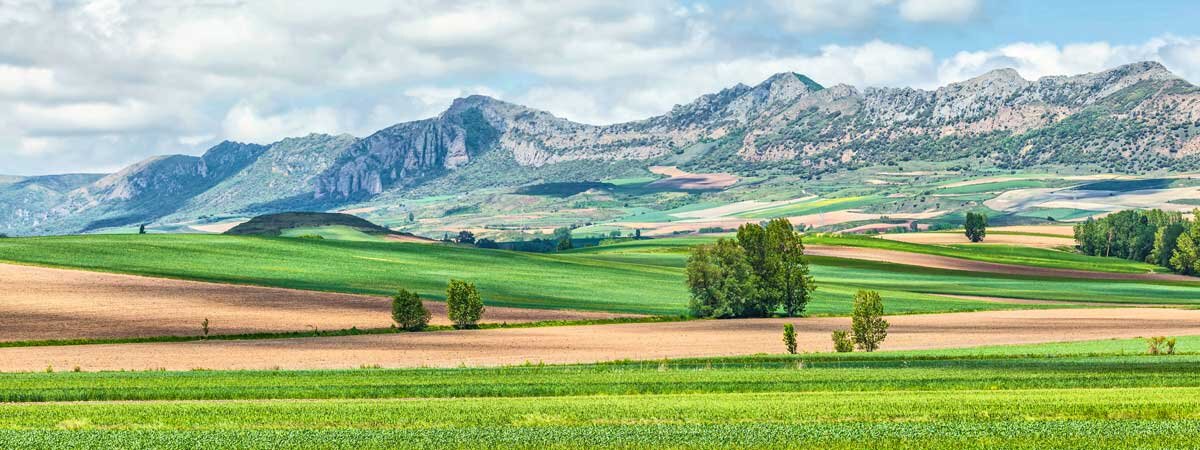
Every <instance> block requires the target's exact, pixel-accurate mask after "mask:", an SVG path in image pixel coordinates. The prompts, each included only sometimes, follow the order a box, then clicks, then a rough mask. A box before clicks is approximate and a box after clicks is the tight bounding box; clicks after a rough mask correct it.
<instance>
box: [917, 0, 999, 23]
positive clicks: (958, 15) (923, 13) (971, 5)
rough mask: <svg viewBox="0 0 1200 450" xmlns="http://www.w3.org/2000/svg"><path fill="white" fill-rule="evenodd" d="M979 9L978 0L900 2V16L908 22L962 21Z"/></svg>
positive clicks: (971, 16)
mask: <svg viewBox="0 0 1200 450" xmlns="http://www.w3.org/2000/svg"><path fill="white" fill-rule="evenodd" d="M979 9H980V4H979V0H904V1H902V2H900V17H902V18H904V20H907V21H910V22H945V23H962V22H966V21H968V20H970V19H971V18H973V17H974V16H975V15H976V14H977V13H978V12H979Z"/></svg>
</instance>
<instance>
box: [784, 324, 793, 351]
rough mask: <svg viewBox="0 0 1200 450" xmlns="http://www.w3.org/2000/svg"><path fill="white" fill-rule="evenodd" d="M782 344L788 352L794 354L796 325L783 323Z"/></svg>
mask: <svg viewBox="0 0 1200 450" xmlns="http://www.w3.org/2000/svg"><path fill="white" fill-rule="evenodd" d="M783 345H784V347H787V352H788V353H791V354H793V355H795V354H796V327H795V326H794V325H792V324H790V323H785V324H783Z"/></svg>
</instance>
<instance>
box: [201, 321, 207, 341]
mask: <svg viewBox="0 0 1200 450" xmlns="http://www.w3.org/2000/svg"><path fill="white" fill-rule="evenodd" d="M200 332H201V333H202V335H201V337H203V338H204V339H208V318H207V317H205V318H204V320H203V321H201V322H200Z"/></svg>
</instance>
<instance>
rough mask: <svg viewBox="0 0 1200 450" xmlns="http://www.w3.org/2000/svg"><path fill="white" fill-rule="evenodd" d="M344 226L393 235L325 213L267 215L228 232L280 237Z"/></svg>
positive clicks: (353, 218) (356, 220)
mask: <svg viewBox="0 0 1200 450" xmlns="http://www.w3.org/2000/svg"><path fill="white" fill-rule="evenodd" d="M331 225H342V226H346V227H350V228H354V229H356V230H359V231H362V232H364V233H369V234H386V233H392V231H391V230H389V229H387V228H384V227H381V226H379V225H375V224H373V223H371V222H370V221H368V220H366V219H363V218H361V217H358V216H353V215H350V214H341V213H323V212H285V213H279V214H266V215H262V216H258V217H255V218H253V219H250V221H248V222H246V223H243V224H241V225H238V226H236V227H233V228H231V229H229V231H226V232H225V234H231V235H242V236H245V235H256V236H279V234H280V233H281V232H282V231H283V230H287V229H291V228H301V227H325V226H331Z"/></svg>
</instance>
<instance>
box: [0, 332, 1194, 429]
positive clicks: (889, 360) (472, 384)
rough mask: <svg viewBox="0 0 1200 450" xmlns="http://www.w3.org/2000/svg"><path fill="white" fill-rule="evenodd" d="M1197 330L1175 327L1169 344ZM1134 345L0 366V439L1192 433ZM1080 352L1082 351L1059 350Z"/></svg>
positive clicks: (1185, 378)
mask: <svg viewBox="0 0 1200 450" xmlns="http://www.w3.org/2000/svg"><path fill="white" fill-rule="evenodd" d="M1197 343H1200V339H1197V338H1184V339H1182V340H1181V341H1180V347H1181V349H1184V350H1186V349H1188V348H1192V347H1194V345H1196V344H1197ZM1142 345H1144V344H1141V342H1140V341H1137V340H1120V341H1115V340H1114V341H1094V342H1085V343H1071V344H1045V345H1036V346H1011V347H989V348H985V349H977V350H978V351H977V352H974V351H972V350H971V349H963V350H951V351H925V352H895V353H889V352H880V353H875V354H871V355H863V354H850V355H837V354H811V355H795V356H787V355H761V356H751V357H740V358H718V359H707V360H682V361H663V362H641V363H639V362H618V363H610V364H601V365H582V366H522V367H507V368H491V369H407V370H379V369H363V370H343V371H304V372H285V371H262V372H107V373H52V374H46V373H31V374H0V395H2V396H0V446H2V447H5V448H50V447H53V448H63V447H93V448H95V447H121V448H140V447H180V448H182V447H191V448H195V447H204V448H218V447H219V448H229V447H236V448H265V447H271V448H279V447H281V446H282V447H284V448H300V447H320V448H383V447H421V448H432V447H437V448H445V447H514V446H516V447H526V448H546V447H560V448H578V447H625V448H628V447H636V448H651V447H655V448H660V447H713V446H742V447H780V446H798V445H804V446H816V447H823V448H843V447H844V448H861V447H863V446H864V445H866V446H872V447H882V448H997V447H1022V448H1047V447H1056V448H1058V447H1065V448H1097V447H1099V448H1120V447H1154V448H1163V447H1194V446H1196V445H1200V434H1197V433H1195V431H1196V430H1198V429H1200V377H1197V374H1200V369H1198V368H1197V367H1200V366H1198V365H1197V363H1200V355H1197V354H1195V353H1190V354H1181V355H1173V356H1144V355H1143V356H1136V355H1133V354H1122V353H1124V352H1126V351H1127V350H1128V351H1129V352H1130V353H1133V352H1137V351H1140V350H1141V346H1142ZM1080 352H1083V353H1088V354H1095V356H1067V355H1078V354H1079V353H1080ZM801 361H803V363H802V364H800V362H801ZM247 399H253V400H247ZM57 400H93V401H91V402H86V403H58V402H51V401H57ZM117 400H120V401H117ZM124 400H141V401H132V402H130V401H124ZM12 402H25V403H12Z"/></svg>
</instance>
